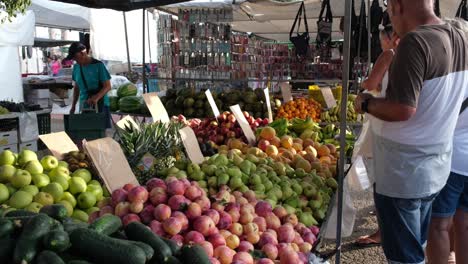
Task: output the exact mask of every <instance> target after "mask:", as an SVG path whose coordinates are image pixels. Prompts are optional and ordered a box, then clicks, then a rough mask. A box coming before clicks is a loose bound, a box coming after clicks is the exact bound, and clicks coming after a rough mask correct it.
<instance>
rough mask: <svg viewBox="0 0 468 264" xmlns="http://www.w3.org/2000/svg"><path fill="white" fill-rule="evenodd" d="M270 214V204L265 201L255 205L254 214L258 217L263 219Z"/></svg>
mask: <svg viewBox="0 0 468 264" xmlns="http://www.w3.org/2000/svg"><path fill="white" fill-rule="evenodd" d="M271 212H272V208H271V204H270V203H268V202H265V201H259V202H258V203H257V204H256V205H255V213H257V214H258V215H259V216H263V217H265V216H266V215H267V214H268V213H271Z"/></svg>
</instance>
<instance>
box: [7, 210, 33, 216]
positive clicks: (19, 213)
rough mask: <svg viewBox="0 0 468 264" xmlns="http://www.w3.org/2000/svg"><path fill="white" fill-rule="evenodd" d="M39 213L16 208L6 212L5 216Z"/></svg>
mask: <svg viewBox="0 0 468 264" xmlns="http://www.w3.org/2000/svg"><path fill="white" fill-rule="evenodd" d="M35 215H37V213H34V212H31V211H28V210H14V211H10V212H8V213H6V214H5V217H18V216H20V217H21V216H35Z"/></svg>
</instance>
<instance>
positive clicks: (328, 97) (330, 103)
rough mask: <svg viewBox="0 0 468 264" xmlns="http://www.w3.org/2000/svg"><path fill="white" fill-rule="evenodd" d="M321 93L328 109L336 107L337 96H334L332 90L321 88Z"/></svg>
mask: <svg viewBox="0 0 468 264" xmlns="http://www.w3.org/2000/svg"><path fill="white" fill-rule="evenodd" d="M320 91H321V92H322V95H323V99H324V100H325V103H326V104H327V108H333V107H335V106H336V100H335V96H333V93H332V90H331V88H330V87H323V88H320Z"/></svg>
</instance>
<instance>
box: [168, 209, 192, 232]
mask: <svg viewBox="0 0 468 264" xmlns="http://www.w3.org/2000/svg"><path fill="white" fill-rule="evenodd" d="M171 216H172V217H177V218H179V220H180V221H181V223H182V230H187V229H188V227H189V220H188V218H187V216H185V214H184V213H182V212H179V211H174V212H172V214H171Z"/></svg>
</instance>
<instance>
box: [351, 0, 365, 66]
mask: <svg viewBox="0 0 468 264" xmlns="http://www.w3.org/2000/svg"><path fill="white" fill-rule="evenodd" d="M367 34H368V33H367V23H366V1H365V0H362V1H361V11H360V14H359V20H358V25H357V28H356V31H355V32H354V41H355V45H356V46H355V47H356V51H357V53H356V54H357V57H360V58H365V57H366V56H367V51H368V47H367V41H368V39H367Z"/></svg>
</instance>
